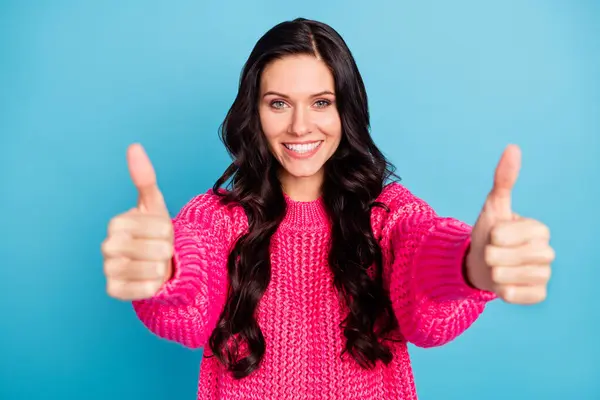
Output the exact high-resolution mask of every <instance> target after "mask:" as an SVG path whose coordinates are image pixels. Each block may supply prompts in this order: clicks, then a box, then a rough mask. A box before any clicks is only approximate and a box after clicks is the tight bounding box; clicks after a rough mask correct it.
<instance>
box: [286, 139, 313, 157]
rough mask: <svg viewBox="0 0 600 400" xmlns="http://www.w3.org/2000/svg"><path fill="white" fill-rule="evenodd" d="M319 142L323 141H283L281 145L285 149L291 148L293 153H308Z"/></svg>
mask: <svg viewBox="0 0 600 400" xmlns="http://www.w3.org/2000/svg"><path fill="white" fill-rule="evenodd" d="M321 143H323V141H322V140H319V141H317V142H311V143H283V145H284V146H285V148H286V149H288V150H291V151H293V152H294V153H298V154H308V153H311V152H313V151H314V150H316V149H317V148H318V147H319V146H320V145H321Z"/></svg>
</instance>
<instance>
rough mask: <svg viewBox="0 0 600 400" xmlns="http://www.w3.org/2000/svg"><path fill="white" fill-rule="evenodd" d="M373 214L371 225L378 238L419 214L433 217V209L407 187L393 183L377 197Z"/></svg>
mask: <svg viewBox="0 0 600 400" xmlns="http://www.w3.org/2000/svg"><path fill="white" fill-rule="evenodd" d="M376 202H377V203H378V204H377V205H374V206H373V208H372V212H371V223H372V227H373V231H374V233H375V236H376V237H381V235H384V234H386V231H387V230H389V229H391V227H392V226H393V225H395V224H396V223H397V222H398V221H399V220H401V219H404V218H406V217H410V216H411V215H412V216H414V215H415V214H419V215H422V216H425V215H427V216H433V215H434V211H433V209H432V208H431V207H430V206H429V204H427V203H426V202H425V201H424V200H423V199H421V198H419V197H418V196H416V195H415V194H414V193H413V192H411V191H410V190H409V189H408V188H407V187H406V186H404V185H402V184H400V183H398V182H392V183H390V184H388V185H386V186H385V187H384V188H383V190H382V191H381V194H380V195H379V196H378V197H377V199H376Z"/></svg>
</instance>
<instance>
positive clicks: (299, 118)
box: [258, 55, 342, 197]
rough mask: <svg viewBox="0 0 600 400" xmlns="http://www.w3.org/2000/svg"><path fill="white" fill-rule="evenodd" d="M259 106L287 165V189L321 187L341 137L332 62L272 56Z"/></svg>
mask: <svg viewBox="0 0 600 400" xmlns="http://www.w3.org/2000/svg"><path fill="white" fill-rule="evenodd" d="M258 109H259V114H260V122H261V125H262V130H263V133H264V135H265V137H266V139H267V142H268V144H269V148H270V150H271V152H272V154H273V155H274V156H275V158H276V159H277V161H278V162H279V164H280V165H281V167H282V168H281V171H280V175H279V176H280V180H281V182H282V184H283V187H284V190H285V191H286V192H287V193H288V194H290V193H291V192H298V190H301V191H305V192H313V193H315V192H318V191H319V190H320V186H321V184H322V182H323V166H324V164H325V162H326V161H327V160H328V159H329V158H330V157H331V156H332V155H333V153H334V152H335V150H336V149H337V147H338V145H339V143H340V139H341V136H342V126H341V121H340V116H339V114H338V111H337V107H336V104H335V86H334V79H333V75H332V74H331V71H330V70H329V68H328V67H327V65H326V64H325V63H324V62H323V61H321V60H319V59H318V58H316V57H314V56H310V55H300V56H287V57H285V58H282V59H278V60H275V61H273V62H272V63H270V64H269V65H267V66H266V67H265V69H264V71H263V73H262V75H261V82H260V99H259V107H258ZM300 187H301V189H298V188H300ZM308 196H309V197H310V195H308ZM297 197H304V196H297Z"/></svg>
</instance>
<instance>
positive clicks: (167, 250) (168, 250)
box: [158, 241, 174, 260]
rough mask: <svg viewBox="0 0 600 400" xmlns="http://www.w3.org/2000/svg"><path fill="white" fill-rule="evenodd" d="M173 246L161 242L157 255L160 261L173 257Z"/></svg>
mask: <svg viewBox="0 0 600 400" xmlns="http://www.w3.org/2000/svg"><path fill="white" fill-rule="evenodd" d="M173 252H174V250H173V245H171V243H169V242H167V241H161V242H160V246H159V248H158V254H159V257H160V258H161V260H168V259H170V258H171V257H172V256H173Z"/></svg>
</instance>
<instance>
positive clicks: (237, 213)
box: [174, 189, 248, 236]
mask: <svg viewBox="0 0 600 400" xmlns="http://www.w3.org/2000/svg"><path fill="white" fill-rule="evenodd" d="M221 193H225V191H224V190H221ZM174 223H176V224H183V225H188V226H190V227H193V228H195V229H200V230H205V231H212V232H214V233H215V234H216V235H218V236H221V235H223V234H225V235H226V234H227V233H231V234H233V233H239V232H237V231H238V230H243V228H244V227H246V226H247V224H248V222H247V218H246V214H245V212H244V210H243V208H242V207H241V206H240V205H239V204H231V203H230V204H225V203H224V202H223V196H222V195H219V194H217V193H215V192H214V191H213V190H212V189H210V190H207V191H206V192H204V193H201V194H198V195H196V196H194V197H192V198H191V199H190V200H189V201H188V202H187V203H186V204H185V205H184V206H183V207H182V208H181V210H180V211H179V212H178V213H177V215H176V216H175V218H174ZM226 236H227V235H226Z"/></svg>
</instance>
